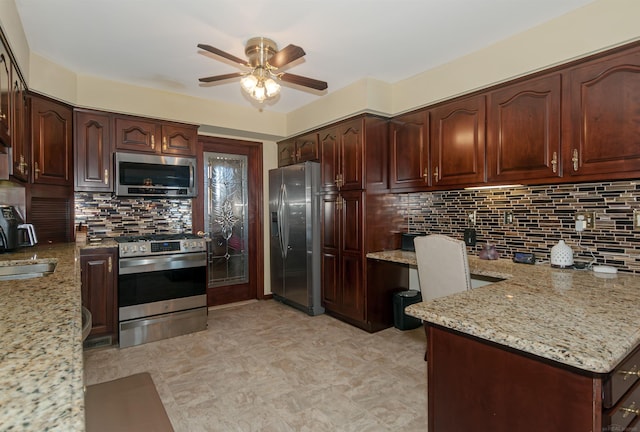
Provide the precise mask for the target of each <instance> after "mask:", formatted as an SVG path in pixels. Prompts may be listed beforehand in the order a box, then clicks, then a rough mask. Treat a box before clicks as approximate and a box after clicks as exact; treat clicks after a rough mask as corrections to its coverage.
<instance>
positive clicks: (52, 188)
mask: <svg viewBox="0 0 640 432" xmlns="http://www.w3.org/2000/svg"><path fill="white" fill-rule="evenodd" d="M26 194H27V196H26V198H27V222H29V223H31V224H33V225H34V226H35V229H36V233H37V235H38V243H41V244H47V243H68V242H72V241H73V240H74V234H75V233H74V230H73V225H74V223H73V217H74V216H73V209H74V197H73V188H72V187H70V186H58V185H43V184H39V183H36V184H29V185H27V187H26Z"/></svg>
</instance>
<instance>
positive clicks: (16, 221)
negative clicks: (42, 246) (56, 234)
mask: <svg viewBox="0 0 640 432" xmlns="http://www.w3.org/2000/svg"><path fill="white" fill-rule="evenodd" d="M37 242H38V239H37V238H36V232H35V229H34V228H33V225H31V224H26V223H24V219H23V218H22V216H21V215H20V213H19V212H18V210H17V209H16V208H15V207H14V206H10V205H0V252H7V251H12V250H14V249H17V248H19V247H21V246H33V245H35V244H36V243H37Z"/></svg>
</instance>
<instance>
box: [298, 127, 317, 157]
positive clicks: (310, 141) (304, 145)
mask: <svg viewBox="0 0 640 432" xmlns="http://www.w3.org/2000/svg"><path fill="white" fill-rule="evenodd" d="M294 143H295V153H296V162H306V161H314V160H317V159H318V134H317V133H311V134H307V135H303V136H301V137H299V138H296V139H295V140H294Z"/></svg>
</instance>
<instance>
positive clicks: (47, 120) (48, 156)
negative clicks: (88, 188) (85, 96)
mask: <svg viewBox="0 0 640 432" xmlns="http://www.w3.org/2000/svg"><path fill="white" fill-rule="evenodd" d="M30 102H31V152H32V153H31V155H32V163H31V167H30V168H31V173H32V176H31V179H32V182H33V183H41V184H46V185H62V186H72V184H73V177H72V173H71V164H72V161H73V158H72V143H73V135H72V134H73V130H72V120H73V111H72V110H71V108H70V107H68V106H67V105H64V104H61V103H58V102H55V101H52V100H49V99H44V98H41V97H37V96H31V97H30Z"/></svg>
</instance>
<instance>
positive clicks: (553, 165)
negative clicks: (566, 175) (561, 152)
mask: <svg viewBox="0 0 640 432" xmlns="http://www.w3.org/2000/svg"><path fill="white" fill-rule="evenodd" d="M551 168H552V170H553V172H554V174H555V173H557V172H558V153H557V152H553V158H552V159H551Z"/></svg>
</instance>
